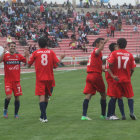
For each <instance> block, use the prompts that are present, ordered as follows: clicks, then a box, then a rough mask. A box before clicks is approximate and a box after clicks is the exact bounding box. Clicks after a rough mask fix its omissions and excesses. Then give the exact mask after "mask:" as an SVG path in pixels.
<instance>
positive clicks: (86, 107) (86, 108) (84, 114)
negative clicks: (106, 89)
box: [83, 99, 89, 116]
mask: <svg viewBox="0 0 140 140" xmlns="http://www.w3.org/2000/svg"><path fill="white" fill-rule="evenodd" d="M88 103H89V100H88V99H85V100H84V102H83V116H86V115H87V110H88Z"/></svg>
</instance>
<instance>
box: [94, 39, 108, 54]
mask: <svg viewBox="0 0 140 140" xmlns="http://www.w3.org/2000/svg"><path fill="white" fill-rule="evenodd" d="M108 40H109V39H106V40H101V41H100V43H99V48H98V49H97V50H96V51H95V54H96V55H99V54H100V52H101V51H102V50H103V49H104V45H105V44H106V43H107V42H108Z"/></svg>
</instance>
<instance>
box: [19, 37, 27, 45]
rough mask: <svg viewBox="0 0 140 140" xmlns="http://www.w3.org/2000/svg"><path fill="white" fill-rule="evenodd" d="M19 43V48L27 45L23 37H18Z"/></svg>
mask: <svg viewBox="0 0 140 140" xmlns="http://www.w3.org/2000/svg"><path fill="white" fill-rule="evenodd" d="M19 43H20V45H21V46H26V45H27V41H26V39H25V37H24V36H21V37H20V39H19Z"/></svg>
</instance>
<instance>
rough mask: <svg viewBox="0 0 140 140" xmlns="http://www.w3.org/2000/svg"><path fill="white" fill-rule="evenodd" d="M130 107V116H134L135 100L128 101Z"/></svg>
mask: <svg viewBox="0 0 140 140" xmlns="http://www.w3.org/2000/svg"><path fill="white" fill-rule="evenodd" d="M128 106H129V110H130V114H133V113H134V110H133V106H134V101H133V99H128Z"/></svg>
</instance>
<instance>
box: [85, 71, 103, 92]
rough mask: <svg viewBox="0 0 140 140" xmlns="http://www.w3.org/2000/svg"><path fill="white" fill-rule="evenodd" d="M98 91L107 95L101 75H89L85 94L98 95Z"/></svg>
mask: <svg viewBox="0 0 140 140" xmlns="http://www.w3.org/2000/svg"><path fill="white" fill-rule="evenodd" d="M96 91H98V92H100V93H105V84H104V81H103V78H102V75H101V74H100V73H88V74H87V78H86V86H85V88H84V91H83V93H84V94H93V95H94V94H96Z"/></svg>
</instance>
